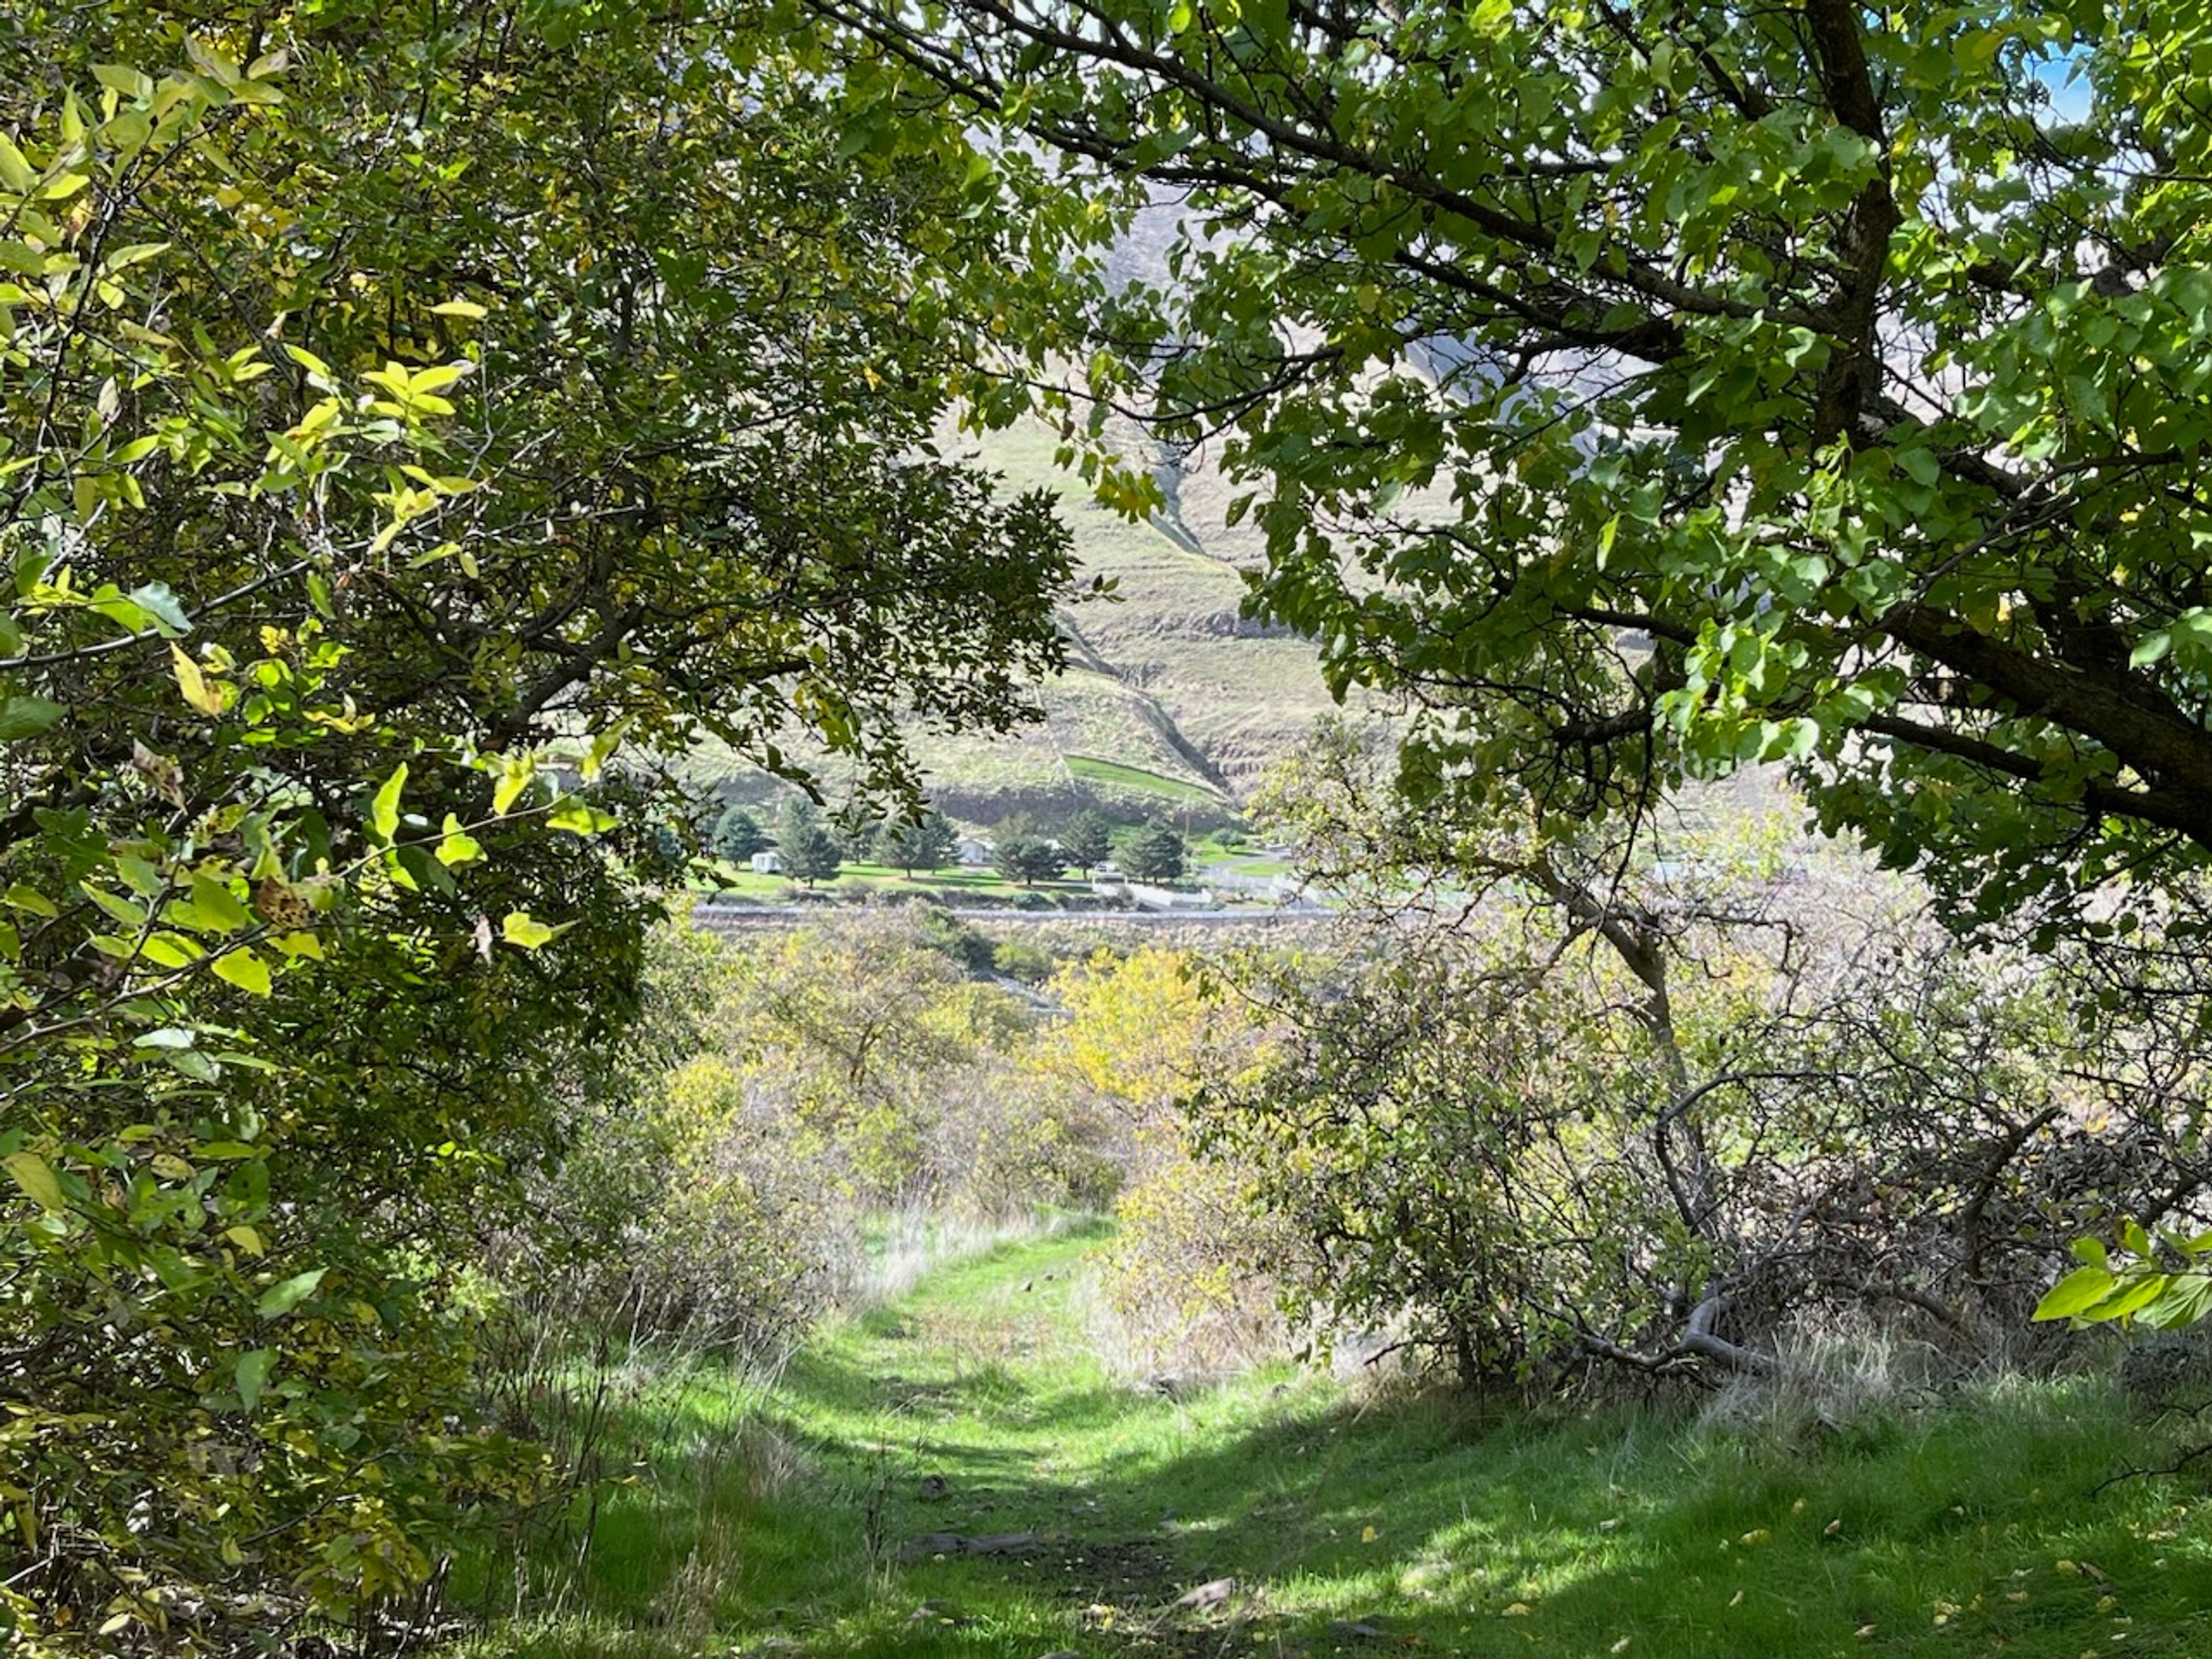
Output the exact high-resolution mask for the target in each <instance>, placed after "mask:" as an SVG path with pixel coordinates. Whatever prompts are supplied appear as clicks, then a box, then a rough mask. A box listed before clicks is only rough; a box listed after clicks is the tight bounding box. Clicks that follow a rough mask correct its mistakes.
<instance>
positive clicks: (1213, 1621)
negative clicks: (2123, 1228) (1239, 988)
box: [479, 1225, 2212, 1659]
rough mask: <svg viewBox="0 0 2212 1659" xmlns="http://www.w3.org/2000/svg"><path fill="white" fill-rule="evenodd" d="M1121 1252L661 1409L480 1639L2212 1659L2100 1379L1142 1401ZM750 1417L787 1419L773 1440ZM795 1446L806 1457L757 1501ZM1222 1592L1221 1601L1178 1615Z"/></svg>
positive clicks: (1082, 1247)
mask: <svg viewBox="0 0 2212 1659" xmlns="http://www.w3.org/2000/svg"><path fill="white" fill-rule="evenodd" d="M1098 1237H1099V1230H1098V1229H1097V1226H1096V1225H1091V1226H1085V1227H1078V1228H1075V1229H1073V1230H1071V1231H1068V1232H1066V1233H1064V1234H1062V1235H1060V1236H1058V1237H1047V1238H1043V1239H1030V1240H997V1241H993V1240H988V1239H985V1238H981V1237H977V1238H974V1239H971V1240H969V1243H971V1244H972V1245H974V1246H975V1248H974V1249H972V1250H969V1252H967V1253H965V1254H962V1255H957V1257H956V1258H955V1259H951V1260H949V1261H938V1262H937V1263H936V1264H935V1265H933V1266H932V1267H930V1268H929V1269H928V1271H927V1272H926V1273H923V1274H922V1275H921V1277H919V1278H918V1279H915V1281H913V1283H912V1285H911V1288H910V1289H909V1290H908V1292H907V1293H906V1294H905V1295H903V1296H902V1297H897V1298H896V1299H895V1300H892V1301H890V1302H886V1303H884V1304H880V1305H878V1306H877V1307H875V1308H873V1309H872V1310H870V1311H869V1312H867V1313H866V1315H864V1316H861V1317H859V1318H856V1319H853V1320H848V1321H847V1322H843V1323H842V1324H840V1325H838V1326H836V1327H835V1328H832V1329H830V1330H829V1331H826V1332H825V1333H823V1335H822V1336H821V1338H820V1339H819V1340H817V1342H816V1343H814V1344H813V1345H812V1346H811V1347H810V1348H809V1349H808V1350H807V1351H806V1352H804V1353H802V1354H801V1355H800V1356H799V1358H797V1359H796V1360H795V1361H794V1363H793V1365H792V1366H791V1367H790V1368H789V1370H787V1373H786V1374H785V1376H784V1377H783V1378H782V1380H781V1383H780V1385H779V1386H778V1387H777V1389H775V1392H774V1394H773V1395H772V1396H771V1397H769V1398H768V1399H767V1400H765V1401H763V1400H762V1399H761V1398H760V1397H759V1396H757V1395H753V1394H750V1393H748V1392H746V1391H744V1390H742V1389H732V1391H731V1392H729V1393H728V1394H726V1395H716V1394H715V1393H714V1391H713V1390H711V1389H709V1390H708V1391H707V1392H705V1393H704V1394H695V1395H692V1396H690V1397H689V1398H688V1403H687V1404H686V1405H685V1406H684V1410H683V1413H681V1415H680V1417H679V1416H674V1415H671V1416H669V1417H667V1418H665V1419H664V1420H662V1421H660V1422H659V1424H658V1425H654V1424H650V1423H648V1424H640V1425H634V1426H635V1427H637V1428H638V1429H639V1430H640V1431H642V1434H643V1440H644V1443H645V1444H646V1446H647V1449H648V1452H649V1453H651V1452H652V1449H653V1448H655V1447H657V1448H659V1452H658V1454H657V1455H649V1456H648V1461H649V1462H651V1463H652V1465H653V1474H652V1476H651V1478H650V1479H649V1480H647V1481H646V1482H645V1483H644V1484H642V1485H641V1486H638V1487H637V1488H636V1489H635V1490H634V1491H632V1492H628V1493H624V1494H620V1495H618V1496H617V1498H615V1499H614V1500H612V1501H611V1503H610V1504H609V1505H608V1507H607V1509H606V1511H605V1515H604V1516H603V1519H602V1522H601V1526H602V1535H601V1545H600V1547H599V1550H598V1551H597V1552H596V1553H595V1554H594V1557H593V1559H592V1563H591V1565H590V1568H589V1571H588V1573H587V1574H586V1579H585V1582H584V1583H582V1584H580V1586H579V1587H578V1589H577V1591H576V1593H575V1600H574V1614H573V1616H572V1617H571V1618H570V1619H569V1620H567V1621H565V1622H562V1623H559V1624H555V1625H550V1626H549V1625H544V1624H541V1625H538V1626H530V1627H515V1628H513V1629H511V1630H509V1631H508V1632H506V1633H505V1634H504V1635H502V1636H501V1638H498V1639H497V1640H496V1641H494V1642H492V1643H490V1644H489V1645H485V1644H479V1647H480V1650H483V1651H486V1652H490V1651H498V1652H502V1653H513V1654H528V1655H532V1656H539V1659H555V1656H559V1659H567V1656H570V1655H581V1654H584V1653H587V1652H588V1653H600V1652H604V1653H610V1654H614V1655H617V1656H623V1655H636V1656H639V1659H660V1656H662V1655H664V1654H665V1655H669V1656H671V1659H672V1656H674V1655H677V1654H684V1655H687V1656H688V1655H696V1654H699V1653H702V1652H718V1653H720V1652H730V1651H738V1652H746V1653H755V1652H757V1653H762V1654H768V1653H775V1652H781V1653H785V1654H788V1655H794V1656H805V1659H830V1656H833V1655H846V1654H859V1655H884V1656H889V1655H902V1656H903V1655H917V1656H922V1659H930V1656H945V1659H951V1656H959V1659H1037V1656H1039V1655H1041V1654H1044V1653H1047V1652H1054V1651H1067V1652H1073V1653H1076V1654H1079V1655H1084V1656H1090V1659H1107V1656H1123V1659H1139V1656H1144V1659H1172V1656H1176V1655H1178V1654H1182V1655H1189V1656H1193V1659H1195V1656H1197V1655H1200V1654H1205V1655H1207V1656H1221V1655H1225V1654H1229V1653H1242V1652H1261V1653H1274V1652H1276V1651H1278V1649H1280V1650H1283V1651H1289V1650H1292V1649H1298V1650H1304V1651H1305V1652H1306V1653H1308V1654H1310V1655H1311V1656H1313V1659H1325V1656H1329V1655H1332V1654H1338V1653H1340V1654H1344V1655H1346V1656H1358V1655H1372V1654H1379V1653H1383V1652H1393V1651H1395V1652H1401V1653H1404V1652H1433V1653H1449V1654H1464V1655H1470V1656H1478V1659H1498V1656H1506V1655H1523V1654H1528V1653H1532V1652H1534V1653H1552V1654H1557V1655H1561V1656H1573V1659H1581V1656H1586V1655H1588V1656H1596V1655H1624V1656H1639V1655H1655V1656H1666V1659H1677V1656H1680V1659H1691V1656H1698V1659H1703V1656H1709V1655H1710V1656H1717V1659H1795V1656H1799V1655H1809V1656H1816V1659H1818V1656H1842V1655H1846V1654H1849V1655H1861V1654H1868V1653H1873V1654H1881V1655H1889V1656H1898V1655H1921V1656H1930V1659H1933V1656H1937V1655H1961V1654H1971V1655H1975V1656H1983V1655H1996V1654H2002V1655H2006V1656H2021V1659H2078V1656H2080V1655H2081V1654H2082V1653H2083V1652H2085V1651H2088V1650H2094V1651H2097V1652H2100V1653H2122V1654H2124V1653H2129V1652H2133V1653H2147V1654H2166V1655H2177V1656H2179V1655H2190V1654H2195V1653H2200V1652H2212V1616H2208V1604H2209V1603H2212V1597H2209V1596H2208V1592H2207V1586H2208V1585H2209V1584H2212V1517H2209V1516H2208V1513H2207V1510H2208V1505H2209V1504H2212V1500H2208V1499H2207V1498H2205V1495H2204V1488H2203V1486H2202V1485H2201V1484H2200V1483H2197V1482H2194V1481H2191V1480H2188V1479H2185V1478H2181V1479H2177V1478H2173V1477H2160V1478H2155V1479H2150V1480H2126V1481H2122V1482H2120V1483H2118V1484H2117V1485H2113V1486H2109V1487H2106V1489H2105V1490H2103V1491H2101V1492H2100V1491H2094V1490H2093V1488H2096V1487H2097V1486H2099V1484H2100V1482H2103V1481H2104V1480H2106V1479H2107V1477H2109V1476H2110V1475H2112V1474H2114V1473H2115V1472H2117V1471H2118V1470H2120V1469H2122V1468H2125V1467H2127V1466H2128V1465H2129V1464H2130V1462H2133V1461H2136V1460H2138V1459H2140V1458H2142V1457H2144V1456H2146V1455H2151V1454H2153V1453H2154V1451H2156V1450H2157V1449H2158V1447H2157V1444H2156V1442H2157V1440H2158V1439H2159V1437H2161V1436H2165V1435H2166V1434H2168V1433H2169V1432H2170V1431H2166V1430H2152V1429H2148V1428H2146V1427H2145V1426H2144V1425H2142V1424H2140V1423H2137V1422H2135V1421H2131V1420H2130V1419H2129V1418H2127V1417H2126V1416H2125V1414H2124V1413H2123V1412H2122V1411H2121V1409H2120V1407H2118V1405H2117V1403H2116V1402H2115V1401H2114V1399H2113V1397H2112V1395H2111V1394H2110V1393H2109V1391H2108V1390H2106V1389H2105V1388H2104V1387H2103V1386H2102V1385H2100V1384H2093V1383H2071V1384H2063V1385H2062V1384H2031V1383H2012V1384H2004V1385H1994V1386H1991V1387H1990V1388H1987V1389H1983V1390H1980V1391H1978V1392H1972V1393H1969V1394H1966V1395H1961V1396H1960V1397H1958V1398H1957V1399H1956V1400H1954V1401H1953V1402H1951V1403H1949V1404H1947V1405H1944V1406H1942V1407H1923V1408H1922V1409H1919V1410H1917V1411H1901V1410H1884V1411H1879V1412H1869V1413H1863V1414H1862V1415H1860V1416H1858V1417H1855V1418H1851V1419H1845V1420H1843V1421H1841V1422H1840V1423H1837V1424H1822V1423H1820V1421H1819V1420H1818V1419H1814V1418H1803V1419H1790V1418H1789V1417H1788V1416H1787V1415H1786V1414H1784V1413H1774V1414H1772V1415H1771V1417H1770V1418H1768V1419H1762V1420H1761V1422H1760V1423H1759V1425H1756V1426H1747V1425H1746V1423H1745V1422H1743V1421H1741V1420H1716V1419H1701V1418H1700V1416H1699V1413H1697V1412H1695V1411H1694V1410H1692V1409H1691V1408H1689V1407H1687V1406H1685V1407H1683V1408H1682V1409H1680V1410H1679V1411H1675V1412H1672V1413H1662V1412H1654V1411H1650V1410H1645V1411H1637V1412H1630V1411H1621V1412H1616V1413H1604V1414H1599V1415H1595V1416H1590V1417H1584V1418H1581V1419H1575V1420H1569V1421H1547V1420H1540V1419H1531V1418H1528V1417H1526V1416H1519V1415H1512V1414H1507V1413H1500V1412H1498V1411H1496V1410H1486V1409H1483V1408H1480V1407H1472V1406H1469V1405H1468V1404H1467V1403H1465V1402H1464V1401H1457V1400H1455V1399H1453V1398H1450V1397H1448V1396H1442V1395H1437V1396H1422V1395H1413V1396H1407V1395H1402V1394H1393V1395H1389V1396H1387V1397H1380V1398H1376V1397H1370V1396H1367V1395H1361V1394H1359V1393H1358V1392H1357V1391H1352V1392H1347V1390H1346V1388H1345V1387H1344V1386H1343V1385H1341V1384H1340V1383H1335V1382H1334V1381H1332V1380H1330V1379H1328V1377H1325V1376H1318V1375H1316V1374H1313V1373H1310V1372H1301V1371H1297V1370H1291V1369H1289V1368H1287V1367H1280V1366H1278V1367H1273V1368H1266V1369H1261V1370H1255V1371H1252V1372H1250V1373H1248V1374H1245V1375H1242V1376H1237V1377H1234V1378H1232V1379H1230V1380H1228V1381H1226V1382H1223V1383H1216V1384H1212V1385H1205V1384H1197V1383H1194V1384H1189V1385H1187V1386H1182V1385H1178V1386H1176V1387H1173V1388H1168V1387H1165V1386H1158V1387H1147V1386H1145V1385H1144V1383H1141V1382H1139V1383H1136V1384H1133V1383H1131V1382H1130V1381H1129V1380H1128V1379H1127V1378H1124V1377H1121V1376H1116V1375H1115V1374H1114V1373H1113V1372H1111V1371H1110V1370H1109V1369H1108V1368H1107V1367H1106V1366H1105V1365H1104V1364H1103V1363H1102V1361H1101V1360H1100V1358H1099V1357H1098V1355H1097V1353H1096V1352H1093V1350H1092V1349H1091V1346H1090V1344H1089V1342H1088V1340H1086V1339H1085V1334H1084V1318H1083V1315H1084V1309H1085V1297H1086V1295H1087V1293H1088V1291H1087V1285H1086V1277H1085V1276H1086V1274H1087V1272H1088V1267H1087V1265H1086V1263H1085V1254H1086V1252H1087V1251H1088V1250H1090V1249H1091V1248H1093V1246H1094V1245H1095V1243H1097V1239H1098ZM747 1422H758V1423H763V1424H765V1425H767V1426H768V1427H769V1429H771V1430H772V1431H773V1438H772V1439H771V1440H769V1441H765V1442H763V1443H760V1444H759V1445H757V1446H755V1447H753V1448H751V1449H748V1448H747V1446H746V1443H745V1440H744V1436H743V1435H742V1434H741V1433H740V1432H739V1431H738V1430H739V1428H740V1427H741V1426H742V1425H744V1423H747ZM718 1425H720V1427H722V1428H724V1429H726V1430H727V1431H728V1432H727V1433H726V1435H725V1436H724V1437H723V1438H722V1439H721V1440H720V1441H719V1442H714V1444H716V1445H718V1446H720V1448H721V1450H720V1452H719V1453H718V1454H717V1455H714V1456H709V1457H706V1458H700V1457H698V1456H697V1455H696V1448H697V1447H698V1446H699V1445H700V1444H701V1443H702V1437H708V1439H710V1440H711V1438H712V1435H713V1432H714V1430H715V1429H716V1428H717V1426H718ZM769 1447H773V1448H777V1449H780V1450H778V1451H777V1452H776V1454H775V1455H779V1456H781V1457H784V1458H787V1459H789V1460H793V1462H792V1469H791V1472H790V1473H789V1474H788V1475H787V1478H785V1479H783V1480H779V1481H775V1482H771V1483H767V1484H763V1483H762V1482H761V1481H759V1480H757V1479H752V1478H750V1477H749V1475H748V1473H747V1471H748V1468H749V1467H750V1463H751V1462H754V1461H757V1460H758V1459H759V1458H760V1457H762V1456H763V1455H766V1454H765V1452H764V1449H765V1448H769ZM687 1448H689V1449H690V1450H687ZM940 1534H943V1535H950V1536H951V1537H953V1538H955V1539H973V1538H977V1537H987V1536H998V1537H1004V1536H1006V1535H1009V1534H1012V1535H1016V1536H1018V1535H1021V1534H1034V1535H1035V1540H1036V1542H1035V1544H1034V1546H1033V1547H1025V1548H1018V1549H1015V1550H1012V1551H1010V1552H1008V1553H1004V1554H987V1555H977V1554H972V1553H965V1552H964V1551H963V1549H961V1548H957V1547H955V1548H951V1549H942V1548H926V1549H921V1550H920V1551H919V1552H916V1551H915V1549H914V1546H915V1543H916V1541H922V1542H925V1543H926V1542H927V1541H929V1540H930V1539H931V1538H932V1537H933V1536H934V1535H940ZM902 1555H904V1556H905V1558H906V1559H902ZM708 1565H714V1566H717V1567H718V1568H719V1571H720V1572H721V1574H722V1577H721V1578H720V1581H719V1582H718V1583H714V1585H713V1587H712V1589H713V1593H712V1594H711V1595H702V1586H703V1584H704V1575H705V1573H706V1571H707V1568H708ZM1216 1579H1233V1580H1235V1581H1236V1583H1237V1589H1236V1590H1235V1591H1234V1593H1233V1594H1231V1595H1227V1596H1226V1598H1225V1599H1224V1600H1223V1601H1221V1602H1220V1603H1219V1605H1218V1606H1215V1607H1208V1608H1200V1609H1178V1608H1176V1607H1175V1606H1174V1602H1175V1601H1176V1597H1177V1596H1179V1595H1182V1594H1183V1593H1184V1592H1185V1591H1187V1590H1189V1589H1192V1588H1194V1586H1196V1585H1199V1584H1201V1583H1206V1582H1208V1581H1212V1580H1216ZM702 1606H703V1607H708V1608H709V1609H710V1611H709V1613H708V1620H709V1622H710V1623H711V1626H712V1630H711V1635H710V1637H708V1638H703V1639H702V1638H700V1637H699V1636H698V1635H697V1634H696V1631H697V1628H698V1626H699V1624H700V1613H699V1610H700V1608H701V1607H702ZM595 1644H596V1645H595ZM656 1644H658V1645H656Z"/></svg>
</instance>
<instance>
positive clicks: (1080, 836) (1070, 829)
mask: <svg viewBox="0 0 2212 1659" xmlns="http://www.w3.org/2000/svg"><path fill="white" fill-rule="evenodd" d="M1112 835H1113V825H1111V824H1109V823H1107V822H1106V820H1105V818H1104V817H1103V816H1101V815H1100V814H1098V813H1097V812H1078V813H1077V814H1076V815H1075V816H1074V817H1072V818H1070V819H1069V820H1068V821H1067V823H1066V826H1065V827H1063V828H1062V829H1061V830H1060V851H1061V852H1062V853H1064V854H1066V855H1067V861H1068V862H1069V863H1070V864H1072V865H1073V866H1075V867H1076V868H1077V869H1079V870H1080V871H1082V872H1083V874H1084V878H1085V879H1086V880H1088V879H1089V878H1090V875H1091V867H1092V866H1094V865H1098V864H1103V862H1105V860H1106V855H1107V854H1109V853H1110V852H1112V851H1113V850H1114V847H1113V841H1112Z"/></svg>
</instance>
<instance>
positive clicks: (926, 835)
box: [872, 807, 960, 876]
mask: <svg viewBox="0 0 2212 1659" xmlns="http://www.w3.org/2000/svg"><path fill="white" fill-rule="evenodd" d="M959 844H960V837H959V836H958V835H957V834H956V833H955V832H954V830H953V828H952V823H951V819H949V818H947V817H945V814H944V813H942V812H940V811H938V810H937V809H936V808H935V807H930V808H928V809H927V811H924V812H923V813H922V814H921V817H890V818H886V819H885V820H884V822H883V823H882V824H880V825H879V826H878V828H877V829H876V832H875V837H874V841H873V843H872V852H873V854H874V856H875V860H876V862H877V863H878V864H888V865H893V866H896V867H897V868H898V869H900V870H902V871H903V872H906V874H908V876H911V875H913V874H914V872H915V871H916V870H941V869H943V868H944V867H945V866H946V865H948V864H950V863H951V862H952V861H953V857H954V854H955V852H956V850H957V848H958V847H959Z"/></svg>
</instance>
